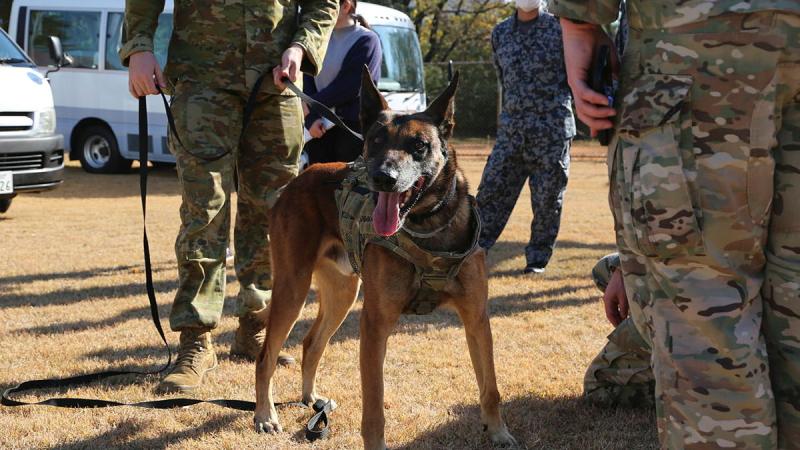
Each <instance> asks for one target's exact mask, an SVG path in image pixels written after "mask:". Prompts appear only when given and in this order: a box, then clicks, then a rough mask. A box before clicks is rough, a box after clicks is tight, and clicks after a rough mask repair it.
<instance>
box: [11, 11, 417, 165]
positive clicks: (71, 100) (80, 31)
mask: <svg viewBox="0 0 800 450" xmlns="http://www.w3.org/2000/svg"><path fill="white" fill-rule="evenodd" d="M124 10H125V0H14V4H13V7H12V10H11V20H10V27H9V31H10V33H9V34H11V36H13V37H14V38H15V39H16V41H17V43H18V44H19V45H20V46H21V47H22V48H24V49H26V50H27V51H28V54H29V55H31V57H32V58H33V60H34V61H35V62H36V64H38V65H39V66H47V65H48V64H51V61H50V58H49V55H48V51H47V45H46V38H47V36H51V35H52V36H58V37H60V38H61V41H62V42H63V46H64V51H65V53H66V54H68V55H69V56H71V57H72V60H73V62H72V64H71V65H70V67H67V68H64V69H62V70H61V71H60V72H59V73H55V74H53V75H52V77H51V78H52V86H53V95H54V97H55V105H56V112H57V114H58V119H59V120H58V131H59V132H61V133H63V134H64V136H65V141H66V144H67V146H68V148H69V156H70V159H80V161H81V165H82V166H83V168H84V169H85V170H87V171H89V172H100V173H110V172H118V171H124V170H127V169H128V168H129V167H130V164H131V161H132V160H134V159H136V158H137V157H138V153H137V152H138V141H137V136H138V134H137V133H138V128H137V121H138V116H137V108H138V102H137V101H136V100H135V99H134V98H132V97H131V96H130V94H129V93H128V73H127V71H126V69H125V68H124V67H123V66H122V64H121V63H120V60H119V56H118V55H117V51H118V49H119V47H120V38H121V34H122V18H123V13H124ZM172 11H173V0H166V1H165V7H164V12H163V13H162V14H161V16H160V18H159V21H158V29H157V30H156V34H155V39H154V46H155V54H156V58H157V59H158V60H159V62H160V63H161V65H162V67H163V65H164V64H165V63H166V59H167V47H168V44H169V38H170V35H171V34H172ZM357 12H358V13H359V14H361V15H362V16H364V18H365V19H366V20H367V21H368V22H369V24H370V25H371V26H372V27H373V29H374V30H375V32H376V33H378V36H379V37H380V40H381V45H382V47H383V65H382V67H381V79H380V80H379V82H378V88H379V89H380V90H381V91H382V92H383V93H384V94H385V95H386V97H387V101H388V102H389V105H390V106H391V107H392V109H395V110H398V111H404V112H405V111H421V110H422V109H424V108H425V101H426V99H425V89H424V84H423V72H422V69H423V68H422V54H421V51H420V48H419V40H418V38H417V34H416V32H415V30H414V25H413V23H412V22H411V19H409V17H408V16H407V15H405V14H403V13H401V12H399V11H397V10H394V9H391V8H386V7H383V6H379V5H373V4H368V3H360V2H359V5H358V11H357ZM147 106H148V111H149V112H150V117H149V122H150V132H151V133H152V135H151V138H150V139H151V145H150V149H151V155H150V159H151V161H154V162H155V163H174V161H175V159H174V158H173V157H172V155H171V154H170V153H169V150H168V149H167V120H166V115H165V113H164V112H163V111H164V107H163V105H162V104H161V100H160V99H159V98H158V97H156V96H150V97H149V98H148V103H147Z"/></svg>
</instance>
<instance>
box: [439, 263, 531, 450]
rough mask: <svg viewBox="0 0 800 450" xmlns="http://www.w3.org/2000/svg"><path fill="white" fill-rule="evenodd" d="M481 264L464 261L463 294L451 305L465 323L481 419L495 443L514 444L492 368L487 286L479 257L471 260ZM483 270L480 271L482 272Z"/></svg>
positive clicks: (511, 445) (504, 445)
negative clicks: (501, 411) (465, 280)
mask: <svg viewBox="0 0 800 450" xmlns="http://www.w3.org/2000/svg"><path fill="white" fill-rule="evenodd" d="M472 262H473V263H474V262H480V264H465V265H464V267H462V269H461V273H460V275H459V277H460V278H461V277H463V278H462V280H464V279H469V280H470V282H469V283H468V286H469V289H465V296H464V297H463V298H459V299H456V300H455V301H454V302H453V305H454V306H455V308H456V311H458V315H459V317H461V321H462V322H463V323H464V331H465V332H466V335H467V346H468V347H469V356H470V359H472V367H473V369H474V370H475V378H476V379H477V381H478V389H479V391H480V403H481V422H483V424H484V426H485V427H486V430H487V431H488V432H489V437H490V439H491V440H492V442H493V443H494V444H497V445H500V446H502V447H514V446H516V445H517V441H516V440H515V439H514V437H513V436H512V435H511V433H509V431H508V428H506V424H505V422H503V418H502V416H501V414H500V393H499V391H498V390H497V379H496V376H495V370H494V350H493V344H492V330H491V326H490V324H489V311H488V286H487V279H486V274H485V269H484V268H483V262H482V258H481V257H478V258H476V259H473V261H472ZM481 272H482V273H481Z"/></svg>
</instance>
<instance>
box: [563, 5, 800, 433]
mask: <svg viewBox="0 0 800 450" xmlns="http://www.w3.org/2000/svg"><path fill="white" fill-rule="evenodd" d="M618 1H619V0H593V1H584V0H580V1H579V0H556V1H555V5H554V10H555V13H556V14H558V15H560V16H561V17H562V26H563V29H564V48H565V58H566V60H567V71H568V74H569V79H570V86H571V87H572V89H573V93H574V94H575V99H576V109H577V112H578V116H579V117H580V118H581V120H583V121H585V122H586V123H587V124H588V125H589V126H590V127H592V128H593V129H594V130H598V129H603V128H608V127H611V126H612V123H611V120H608V118H609V117H611V116H613V115H614V114H615V113H618V114H617V118H616V122H617V127H616V135H615V138H614V140H613V141H612V143H611V146H610V147H609V150H610V151H609V174H610V186H611V195H610V202H611V207H612V210H613V213H614V219H615V224H616V231H617V243H618V246H619V249H620V256H621V268H622V271H623V273H624V277H625V286H626V290H627V296H628V298H630V299H632V302H631V303H632V304H637V305H638V306H639V307H640V313H639V314H641V319H640V320H639V321H637V322H636V325H637V327H639V330H640V332H641V333H642V336H643V337H644V338H645V339H646V340H648V341H650V344H651V345H652V351H653V372H654V374H655V378H656V399H657V407H656V412H657V416H658V428H659V438H660V440H661V444H662V446H664V447H667V448H708V447H737V448H775V447H776V446H777V447H778V448H795V447H798V446H800V233H798V231H799V230H800V152H798V151H797V150H798V148H800V95H798V94H800V2H798V1H796V0H752V1H749V2H742V1H740V0H716V1H712V0H702V1H700V0H689V1H677V0H672V1H667V0H663V1H644V0H630V1H628V12H629V17H628V19H629V24H630V34H629V37H628V47H627V48H626V50H625V55H624V59H623V61H622V70H621V78H620V92H618V94H617V97H616V98H617V102H616V104H615V105H614V109H612V108H609V107H606V106H603V105H604V103H605V101H604V96H603V95H602V94H599V93H596V92H593V91H591V90H590V89H588V87H587V86H586V82H585V80H586V76H585V75H586V74H585V70H586V68H587V67H588V65H589V61H590V57H591V51H592V47H593V45H594V44H596V43H597V41H598V40H599V39H601V38H602V36H601V34H600V32H599V27H598V24H605V23H609V22H611V21H613V20H614V19H616V17H617V12H618ZM576 21H578V22H576ZM584 21H585V22H584ZM632 315H633V317H634V319H636V317H637V314H635V313H634V312H633V311H632ZM762 318H763V323H762ZM762 326H763V327H762Z"/></svg>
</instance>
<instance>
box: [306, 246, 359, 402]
mask: <svg viewBox="0 0 800 450" xmlns="http://www.w3.org/2000/svg"><path fill="white" fill-rule="evenodd" d="M341 251H344V250H343V249H342V250H341ZM349 267H350V266H349V264H347V266H346V268H347V269H349ZM314 278H315V281H316V285H317V288H318V290H319V291H318V293H319V312H318V313H317V319H316V321H315V322H314V325H313V326H312V327H311V330H309V332H308V334H307V335H306V337H305V339H303V402H304V403H306V404H313V403H314V402H316V401H317V400H319V399H321V398H322V397H320V396H319V395H317V392H316V378H317V367H318V366H319V361H320V359H321V358H322V355H323V353H324V352H325V348H326V347H327V345H328V342H329V341H330V339H331V336H333V334H334V333H335V332H336V330H338V329H339V327H340V326H341V325H342V322H343V321H344V319H345V317H347V313H348V312H349V311H350V308H351V307H352V306H353V303H354V302H355V300H356V296H357V295H358V286H359V284H360V280H359V278H358V277H357V276H356V275H355V274H350V275H345V274H344V273H342V271H341V270H340V268H339V266H338V265H337V263H336V262H335V261H333V260H331V259H329V258H325V257H323V258H320V261H319V262H318V264H317V267H316V269H315V271H314Z"/></svg>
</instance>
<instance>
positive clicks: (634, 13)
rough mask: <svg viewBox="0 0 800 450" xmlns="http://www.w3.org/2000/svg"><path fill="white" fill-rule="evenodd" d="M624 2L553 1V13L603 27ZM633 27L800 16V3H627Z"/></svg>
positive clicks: (709, 0) (711, 0) (739, 0)
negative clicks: (734, 16)
mask: <svg viewBox="0 0 800 450" xmlns="http://www.w3.org/2000/svg"><path fill="white" fill-rule="evenodd" d="M620 1H621V0H551V2H550V10H551V11H552V12H553V14H555V15H557V16H562V17H568V18H571V19H578V20H583V21H586V22H591V23H596V24H600V25H605V24H609V23H611V22H613V21H615V20H617V15H618V14H619V3H620ZM627 3H628V13H629V15H630V27H631V28H634V29H645V30H652V29H657V28H671V27H678V26H681V25H687V24H692V23H697V22H702V21H704V20H706V19H708V18H710V17H715V16H719V15H721V14H725V13H730V12H734V13H751V12H756V11H767V10H782V11H792V12H797V13H800V1H797V0H749V1H742V0H627Z"/></svg>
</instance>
